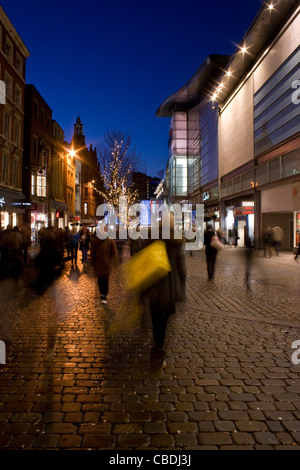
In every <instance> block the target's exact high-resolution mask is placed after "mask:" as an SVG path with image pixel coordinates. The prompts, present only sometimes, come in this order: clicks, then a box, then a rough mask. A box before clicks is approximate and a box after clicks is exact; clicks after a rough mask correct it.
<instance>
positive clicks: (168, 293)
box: [142, 218, 186, 353]
mask: <svg viewBox="0 0 300 470" xmlns="http://www.w3.org/2000/svg"><path fill="white" fill-rule="evenodd" d="M170 228H171V234H170V239H163V241H164V242H165V245H166V250H167V255H168V258H169V262H170V266H171V271H170V272H169V273H168V274H167V275H166V276H165V277H163V278H162V279H160V280H159V281H157V282H156V283H155V284H153V285H152V286H151V287H150V288H148V289H147V290H146V291H145V292H143V293H142V300H143V301H146V304H147V305H148V306H149V310H150V314H151V320H152V331H153V339H154V349H155V350H156V351H160V352H162V353H163V352H164V342H165V336H166V329H167V323H168V318H169V316H170V315H171V314H174V313H175V311H176V302H178V301H182V302H184V301H185V286H186V263H185V250H184V244H183V241H182V240H178V239H175V237H174V219H173V218H171V221H170ZM160 229H161V227H160ZM160 231H161V230H160ZM159 238H160V239H162V235H160V237H159ZM149 262H151V260H150V261H149Z"/></svg>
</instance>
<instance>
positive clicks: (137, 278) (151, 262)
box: [121, 240, 171, 292]
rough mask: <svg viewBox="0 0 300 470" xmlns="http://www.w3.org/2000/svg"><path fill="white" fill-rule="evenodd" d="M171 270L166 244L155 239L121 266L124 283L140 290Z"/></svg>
mask: <svg viewBox="0 0 300 470" xmlns="http://www.w3.org/2000/svg"><path fill="white" fill-rule="evenodd" d="M170 271H171V266H170V262H169V258H168V254H167V249H166V244H165V242H163V241H161V240H156V241H155V242H153V243H151V244H150V245H149V246H147V247H146V248H143V250H141V251H139V252H138V253H137V254H136V255H134V256H133V257H132V258H131V259H130V260H129V261H128V262H127V263H124V264H123V265H122V266H121V272H122V275H123V278H124V282H125V285H127V287H128V288H129V289H130V288H131V289H135V290H137V291H138V292H142V291H144V290H146V289H148V287H150V286H151V285H152V284H154V283H155V282H157V281H159V280H160V279H162V278H163V277H165V276H166V275H167V274H168V272H170Z"/></svg>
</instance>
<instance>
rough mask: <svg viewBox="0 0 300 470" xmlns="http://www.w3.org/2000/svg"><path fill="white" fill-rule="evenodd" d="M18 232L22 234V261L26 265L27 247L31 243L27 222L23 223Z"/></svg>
mask: <svg viewBox="0 0 300 470" xmlns="http://www.w3.org/2000/svg"><path fill="white" fill-rule="evenodd" d="M20 233H21V236H22V247H23V262H24V266H26V265H27V263H28V249H29V247H30V245H31V234H30V229H29V226H28V225H27V224H23V225H22V227H21V228H20Z"/></svg>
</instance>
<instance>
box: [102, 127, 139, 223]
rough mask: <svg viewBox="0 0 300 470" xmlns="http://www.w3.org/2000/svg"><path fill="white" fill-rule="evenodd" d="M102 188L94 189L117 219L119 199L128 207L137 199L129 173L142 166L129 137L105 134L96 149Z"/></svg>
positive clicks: (119, 133)
mask: <svg viewBox="0 0 300 470" xmlns="http://www.w3.org/2000/svg"><path fill="white" fill-rule="evenodd" d="M98 155H99V161H100V173H101V179H102V185H101V186H102V187H101V188H100V189H97V188H95V187H94V189H95V190H96V191H97V192H98V193H99V194H100V195H101V196H102V197H103V199H104V201H105V202H106V203H108V204H111V205H112V206H113V207H114V208H115V210H116V215H117V217H118V216H119V214H118V207H119V199H120V197H126V198H127V204H128V206H130V205H132V204H134V203H135V202H136V200H137V198H138V191H137V189H136V188H135V187H134V184H132V182H131V173H132V171H135V170H136V169H137V167H140V166H142V164H141V159H140V156H139V155H138V154H137V153H136V151H135V149H134V148H132V140H131V137H130V136H126V135H124V134H123V133H122V132H120V131H118V132H116V131H113V132H107V133H106V134H105V135H104V143H103V145H102V146H99V148H98Z"/></svg>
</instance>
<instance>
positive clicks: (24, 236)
mask: <svg viewBox="0 0 300 470" xmlns="http://www.w3.org/2000/svg"><path fill="white" fill-rule="evenodd" d="M30 245H31V236H30V229H29V227H28V226H27V225H26V224H23V225H22V226H21V227H20V228H19V227H17V226H15V227H12V226H10V225H8V226H7V227H6V229H5V230H4V229H0V275H1V277H2V278H3V277H6V276H11V277H13V278H14V279H18V278H19V276H20V274H21V272H22V269H23V265H26V264H27V263H28V249H29V247H30Z"/></svg>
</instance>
